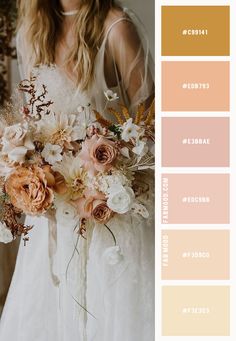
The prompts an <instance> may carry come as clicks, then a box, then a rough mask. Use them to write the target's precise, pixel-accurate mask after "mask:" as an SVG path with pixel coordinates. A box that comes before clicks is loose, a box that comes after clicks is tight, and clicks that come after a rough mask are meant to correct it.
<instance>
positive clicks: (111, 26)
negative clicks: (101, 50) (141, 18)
mask: <svg viewBox="0 0 236 341" xmlns="http://www.w3.org/2000/svg"><path fill="white" fill-rule="evenodd" d="M121 21H129V22H132V20H131V19H130V18H128V17H122V18H119V19H117V20H115V21H113V23H111V25H110V26H109V27H108V29H107V30H106V34H105V37H104V40H103V42H104V41H106V40H107V38H108V35H109V34H110V32H111V30H112V29H113V27H114V26H115V25H116V24H118V23H119V22H121Z"/></svg>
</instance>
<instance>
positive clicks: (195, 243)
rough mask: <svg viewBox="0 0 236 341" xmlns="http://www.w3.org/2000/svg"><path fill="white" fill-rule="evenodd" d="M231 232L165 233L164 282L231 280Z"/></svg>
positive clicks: (163, 243)
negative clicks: (165, 280)
mask: <svg viewBox="0 0 236 341" xmlns="http://www.w3.org/2000/svg"><path fill="white" fill-rule="evenodd" d="M229 237H230V234H229V231H226V230H163V231H162V279H168V280H227V279H229V272H230V260H229V250H230V242H229Z"/></svg>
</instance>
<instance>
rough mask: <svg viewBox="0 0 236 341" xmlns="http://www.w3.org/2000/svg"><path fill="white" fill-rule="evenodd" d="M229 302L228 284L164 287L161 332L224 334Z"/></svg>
mask: <svg viewBox="0 0 236 341" xmlns="http://www.w3.org/2000/svg"><path fill="white" fill-rule="evenodd" d="M229 302H230V288H229V287H228V286H164V287H163V288H162V319H163V320H162V321H163V323H162V334H163V335H164V336H167V335H175V336H177V335H183V336H184V335H185V336H187V335H188V336H198V335H199V336H203V335H204V336H207V335H208V336H227V335H229V332H230V317H229V314H230V308H229V306H230V303H229Z"/></svg>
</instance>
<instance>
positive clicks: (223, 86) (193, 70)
mask: <svg viewBox="0 0 236 341" xmlns="http://www.w3.org/2000/svg"><path fill="white" fill-rule="evenodd" d="M229 70H230V66H229V62H227V61H226V62H225V61H220V62H218V61H211V62H208V61H206V62H205V61H204V62H201V61H200V62H199V61H198V62H195V61H184V62H182V61H178V62H172V61H171V62H166V61H165V62H162V110H163V111H229V110H230V102H229V99H230V91H229V72H230V71H229Z"/></svg>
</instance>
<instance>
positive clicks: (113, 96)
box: [104, 89, 119, 102]
mask: <svg viewBox="0 0 236 341" xmlns="http://www.w3.org/2000/svg"><path fill="white" fill-rule="evenodd" d="M104 95H105V96H106V99H107V100H108V101H109V102H112V101H116V100H117V99H119V97H118V95H117V93H115V92H113V91H112V90H109V89H108V90H107V91H104Z"/></svg>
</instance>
